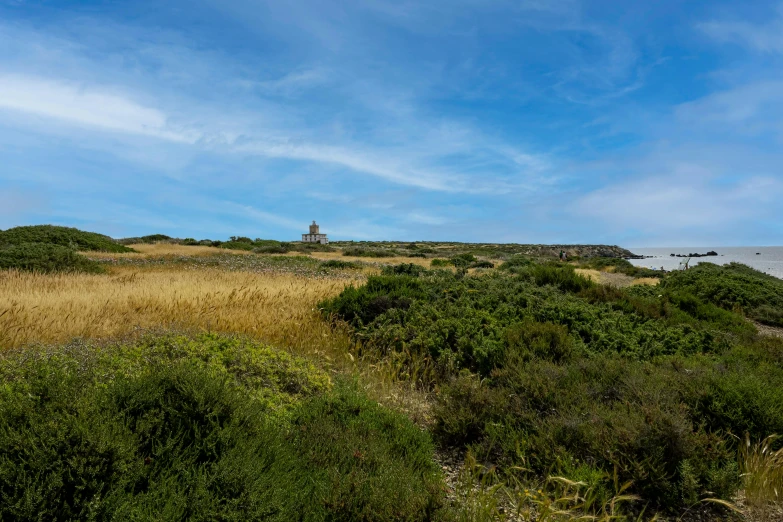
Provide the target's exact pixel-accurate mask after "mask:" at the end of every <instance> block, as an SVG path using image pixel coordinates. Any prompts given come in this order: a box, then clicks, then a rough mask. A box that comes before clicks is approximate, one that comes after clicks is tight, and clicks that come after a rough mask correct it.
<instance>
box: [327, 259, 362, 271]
mask: <svg viewBox="0 0 783 522" xmlns="http://www.w3.org/2000/svg"><path fill="white" fill-rule="evenodd" d="M321 266H322V267H323V268H337V269H339V270H345V269H349V270H358V269H361V268H362V265H361V263H357V262H355V261H342V260H340V259H330V260H328V261H324V262H322V263H321Z"/></svg>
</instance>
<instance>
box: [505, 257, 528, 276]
mask: <svg viewBox="0 0 783 522" xmlns="http://www.w3.org/2000/svg"><path fill="white" fill-rule="evenodd" d="M533 264H534V263H533V260H532V259H530V258H529V257H524V256H520V255H514V256H511V257H510V258H508V259H506V261H504V262H503V264H502V265H500V267H499V268H500V269H501V270H508V271H510V272H514V271H517V270H519V269H524V268H526V267H529V266H531V265H533Z"/></svg>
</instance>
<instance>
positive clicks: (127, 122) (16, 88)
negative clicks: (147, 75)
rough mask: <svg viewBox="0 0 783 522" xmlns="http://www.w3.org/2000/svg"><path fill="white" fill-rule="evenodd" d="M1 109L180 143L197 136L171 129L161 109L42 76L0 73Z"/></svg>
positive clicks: (99, 90) (195, 138)
mask: <svg viewBox="0 0 783 522" xmlns="http://www.w3.org/2000/svg"><path fill="white" fill-rule="evenodd" d="M0 108H2V109H6V110H12V111H18V112H23V113H29V114H33V115H36V116H43V117H48V118H54V119H57V120H62V121H66V122H70V123H72V124H75V125H79V126H86V127H95V128H98V129H103V130H108V131H117V132H124V133H129V134H139V135H144V136H150V137H154V138H160V139H163V140H167V141H173V142H179V143H195V142H196V141H197V140H198V139H199V137H200V136H199V135H198V134H196V133H193V132H188V131H186V130H184V129H175V128H173V126H172V125H171V124H170V123H169V121H168V119H167V117H166V115H165V114H164V113H162V112H161V111H159V110H157V109H154V108H151V107H145V106H143V105H140V104H138V103H135V102H134V101H132V100H131V99H129V98H128V97H126V96H123V95H121V94H117V93H113V92H108V91H104V90H101V89H100V88H94V87H92V88H91V87H87V86H80V85H76V84H73V83H67V82H58V81H53V80H50V79H47V78H41V77H33V76H20V75H14V74H5V75H0Z"/></svg>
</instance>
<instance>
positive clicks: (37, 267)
mask: <svg viewBox="0 0 783 522" xmlns="http://www.w3.org/2000/svg"><path fill="white" fill-rule="evenodd" d="M10 269H16V270H24V271H29V272H41V273H50V272H86V273H93V274H100V273H103V272H104V269H103V267H102V266H101V265H100V264H98V263H96V262H95V261H92V260H90V259H87V258H86V257H84V256H83V255H81V254H78V253H77V252H75V251H74V250H72V249H71V248H68V247H65V246H60V245H52V244H48V243H19V244H15V245H7V246H0V270H10Z"/></svg>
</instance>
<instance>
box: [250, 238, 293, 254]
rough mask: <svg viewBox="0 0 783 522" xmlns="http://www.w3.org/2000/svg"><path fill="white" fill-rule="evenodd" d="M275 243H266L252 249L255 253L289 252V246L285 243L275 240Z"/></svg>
mask: <svg viewBox="0 0 783 522" xmlns="http://www.w3.org/2000/svg"><path fill="white" fill-rule="evenodd" d="M275 243H277V244H266V245H263V246H260V247H256V248H254V249H253V252H255V253H257V254H285V253H287V252H290V251H291V249H290V247H289V246H288V245H287V244H285V243H280V242H277V241H276V242H275Z"/></svg>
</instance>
